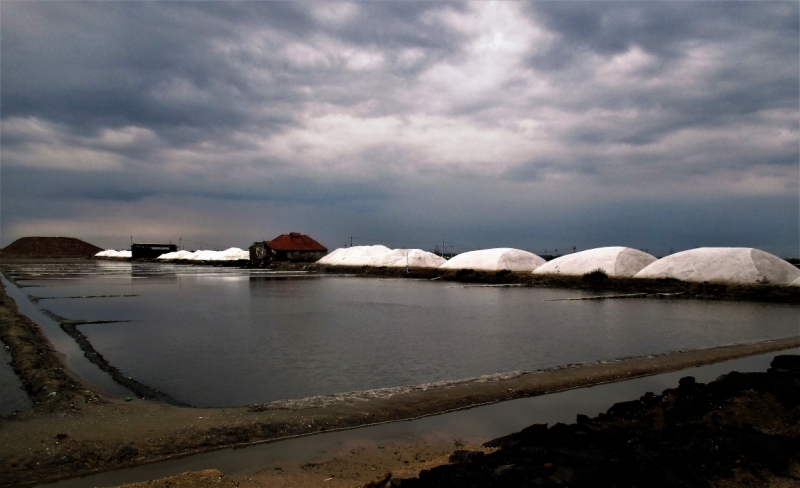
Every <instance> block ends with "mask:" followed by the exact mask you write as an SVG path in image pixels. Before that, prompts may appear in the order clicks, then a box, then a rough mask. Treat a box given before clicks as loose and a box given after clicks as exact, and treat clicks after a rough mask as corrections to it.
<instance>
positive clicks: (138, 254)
mask: <svg viewBox="0 0 800 488" xmlns="http://www.w3.org/2000/svg"><path fill="white" fill-rule="evenodd" d="M177 251H178V246H177V245H175V244H131V257H132V258H133V259H155V258H157V257H159V256H161V255H162V254H166V253H168V252H177Z"/></svg>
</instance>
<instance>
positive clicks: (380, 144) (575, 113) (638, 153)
mask: <svg viewBox="0 0 800 488" xmlns="http://www.w3.org/2000/svg"><path fill="white" fill-rule="evenodd" d="M798 5H800V4H799V3H798V2H796V1H790V2H752V3H751V2H740V1H735V2H734V1H731V2H726V1H714V2H684V1H669V2H652V1H647V2H645V1H640V2H577V1H573V2H510V1H505V2H489V1H480V2H455V3H450V2H406V1H381V2H356V3H331V2H127V1H115V2H110V1H109V2H94V1H93V2H85V3H84V2H73V1H69V2H52V1H43V2H39V1H21V2H16V1H9V0H4V1H3V2H2V4H0V19H1V20H0V21H1V22H2V25H1V30H0V35H1V38H0V41H1V44H0V49H1V50H2V51H1V52H0V76H1V79H0V83H1V84H0V109H1V112H0V113H1V114H2V122H1V123H2V125H1V126H0V135H1V136H2V139H1V140H0V143H1V144H2V146H1V148H2V153H1V154H0V155H1V157H2V174H1V175H0V176H1V177H2V194H1V195H0V196H1V197H2V202H1V203H2V207H1V211H2V212H1V214H0V218H1V219H2V242H1V243H0V244H1V245H7V244H9V243H10V242H12V241H13V240H14V239H16V238H18V237H21V236H26V235H67V236H75V237H80V238H83V239H85V240H87V241H89V242H92V243H95V244H97V245H99V246H101V247H105V248H117V249H119V248H122V247H127V246H128V244H129V242H130V236H131V235H133V239H134V241H138V242H143V241H151V242H152V241H156V242H158V241H168V240H172V241H173V242H177V240H178V238H179V237H182V238H183V239H184V242H186V243H187V247H189V248H197V247H204V248H209V247H218V248H220V249H222V248H226V247H229V246H237V247H242V248H246V247H247V246H248V245H249V244H250V243H251V242H253V241H255V240H260V239H262V238H266V239H271V238H273V237H275V236H277V235H278V234H280V233H284V232H288V231H300V232H304V233H308V234H310V235H312V236H313V237H315V238H317V239H318V240H319V241H321V242H322V243H323V244H325V245H326V246H328V247H329V248H331V249H333V248H336V247H340V246H341V245H343V244H344V243H345V242H348V243H349V238H350V236H355V238H356V239H354V243H356V244H372V243H378V242H381V241H383V242H384V243H385V244H386V245H389V246H390V247H420V248H423V249H430V248H431V247H432V246H433V245H434V242H441V241H442V240H444V241H447V242H448V247H449V246H450V245H451V244H452V245H453V246H454V250H455V251H465V250H469V249H475V248H479V247H483V248H486V247H517V248H521V249H527V250H530V251H533V252H537V253H543V252H544V250H545V249H547V250H548V251H552V249H554V248H558V249H559V251H561V250H566V249H567V248H571V247H572V246H577V248H578V249H579V250H580V249H587V248H591V247H598V246H606V245H625V246H631V247H636V248H641V249H648V250H649V251H650V252H652V253H654V254H665V253H668V252H669V251H670V249H672V250H674V251H678V250H682V249H687V248H692V247H698V246H751V247H759V248H762V249H764V250H767V251H770V252H773V253H776V254H779V255H781V256H790V257H796V256H798V234H799V233H800V224H799V223H798V221H799V220H800V210H799V209H800V171H799V170H798V157H799V156H798V152H799V146H800V130H799V125H800V115H799V105H800V100H799V97H798V93H799V92H800V84H799V83H798V72H799V71H800V67H799V66H798V59H800V50H799V49H798V39H799V38H800V35H799V34H800V33H799V32H798V18H799V17H800V13H799V12H798Z"/></svg>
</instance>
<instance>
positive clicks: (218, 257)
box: [156, 247, 250, 261]
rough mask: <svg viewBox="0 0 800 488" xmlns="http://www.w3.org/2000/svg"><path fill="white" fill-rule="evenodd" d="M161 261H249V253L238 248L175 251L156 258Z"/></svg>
mask: <svg viewBox="0 0 800 488" xmlns="http://www.w3.org/2000/svg"><path fill="white" fill-rule="evenodd" d="M156 259H159V260H162V261H238V260H242V259H250V251H244V250H242V249H239V248H238V247H231V248H230V249H226V250H224V251H177V252H168V253H166V254H162V255H161V256H159V257H158V258H156Z"/></svg>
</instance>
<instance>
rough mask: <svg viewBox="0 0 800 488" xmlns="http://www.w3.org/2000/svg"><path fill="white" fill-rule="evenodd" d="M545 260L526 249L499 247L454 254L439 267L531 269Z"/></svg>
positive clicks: (482, 269)
mask: <svg viewBox="0 0 800 488" xmlns="http://www.w3.org/2000/svg"><path fill="white" fill-rule="evenodd" d="M544 263H545V260H544V259H542V258H541V257H539V256H537V255H536V254H533V253H531V252H528V251H522V250H520V249H512V248H509V247H500V248H496V249H481V250H479V251H469V252H465V253H462V254H458V255H456V256H454V257H453V258H452V259H450V260H449V261H447V262H446V263H444V264H442V265H441V266H440V267H439V269H473V270H476V271H500V270H503V269H507V270H509V271H533V270H534V269H536V268H538V267H539V266H542V265H543V264H544Z"/></svg>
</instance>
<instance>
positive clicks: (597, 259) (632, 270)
mask: <svg viewBox="0 0 800 488" xmlns="http://www.w3.org/2000/svg"><path fill="white" fill-rule="evenodd" d="M655 261H656V257H655V256H652V255H650V254H647V253H646V252H642V251H639V250H636V249H632V248H630V247H621V246H612V247H598V248H596V249H588V250H586V251H581V252H576V253H574V254H567V255H566V256H561V257H559V258H556V259H553V260H552V261H548V262H547V263H546V264H543V265H542V266H540V267H538V268H536V270H535V271H534V272H533V273H534V274H539V275H562V276H584V275H587V274H589V273H592V272H595V271H601V272H603V273H605V275H606V276H609V277H612V278H630V277H631V276H633V275H635V274H636V273H638V272H639V271H640V270H641V269H642V268H644V267H645V266H647V265H649V264H650V263H653V262H655Z"/></svg>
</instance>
